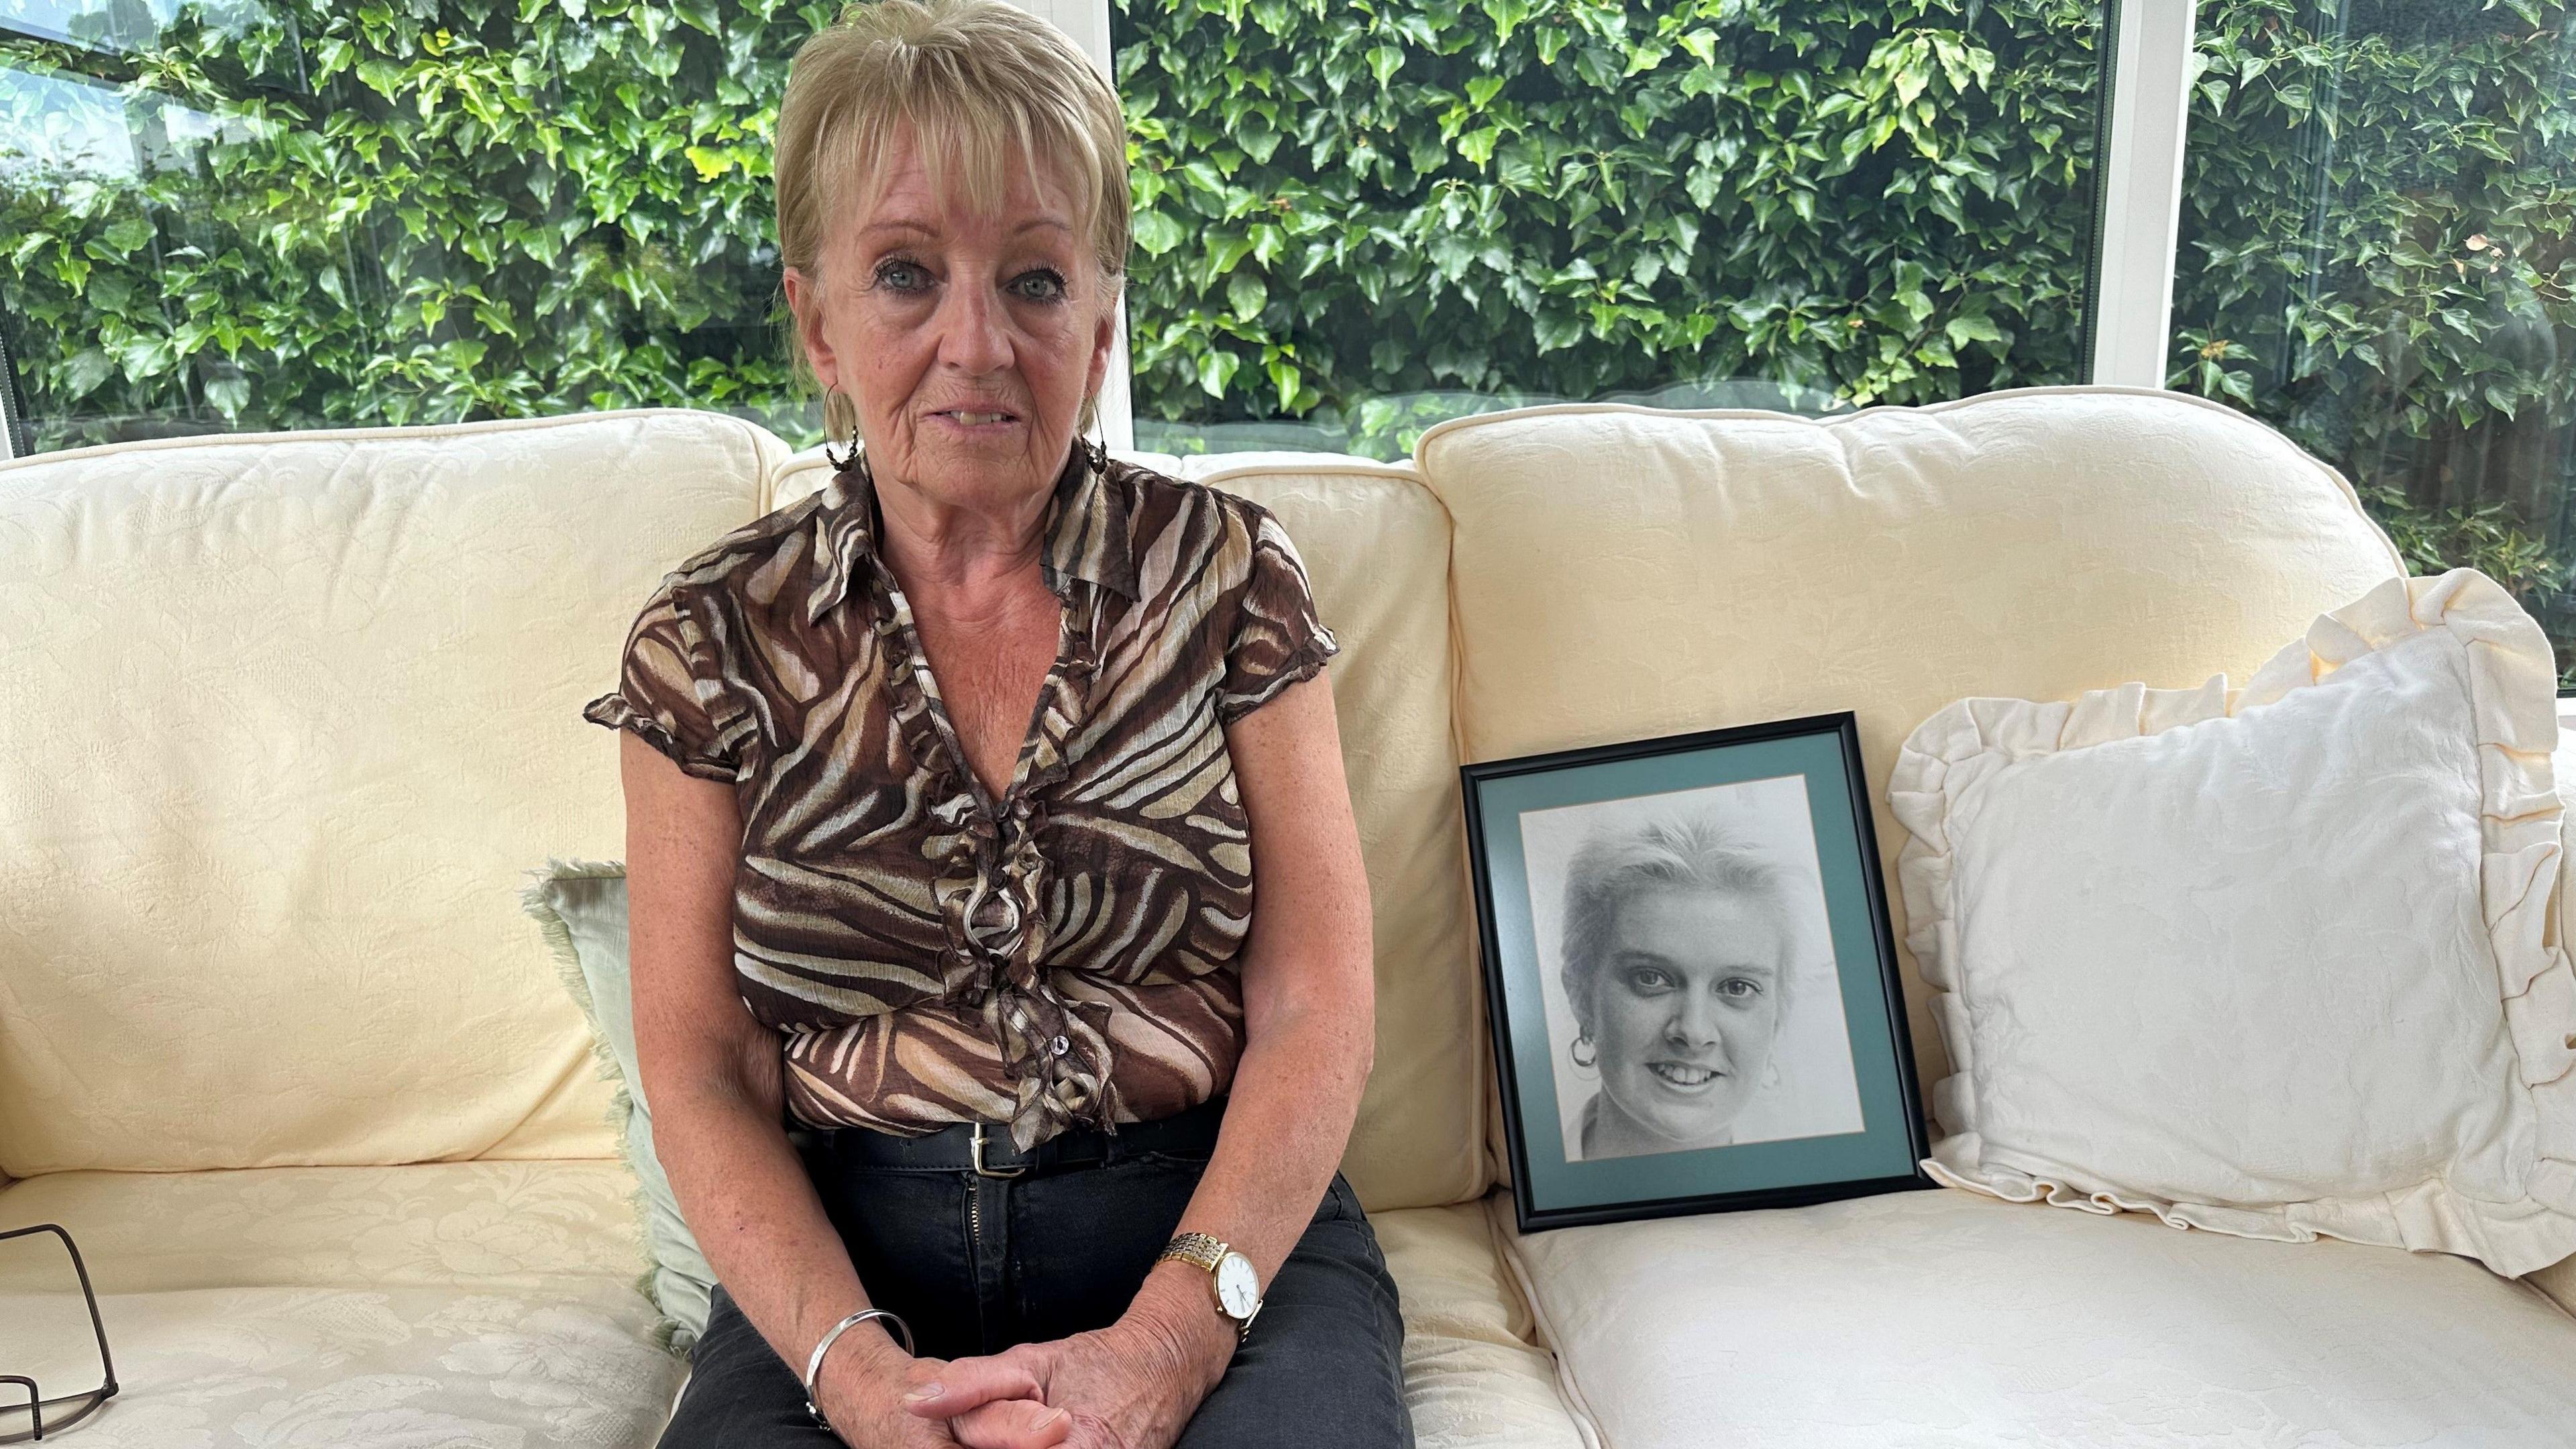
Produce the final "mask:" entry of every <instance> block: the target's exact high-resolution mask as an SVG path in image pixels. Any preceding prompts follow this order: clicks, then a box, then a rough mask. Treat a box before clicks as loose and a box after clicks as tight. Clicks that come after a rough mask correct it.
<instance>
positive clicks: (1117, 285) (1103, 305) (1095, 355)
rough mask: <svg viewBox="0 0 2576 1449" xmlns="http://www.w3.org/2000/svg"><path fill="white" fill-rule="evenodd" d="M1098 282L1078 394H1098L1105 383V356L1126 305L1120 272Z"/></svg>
mask: <svg viewBox="0 0 2576 1449" xmlns="http://www.w3.org/2000/svg"><path fill="white" fill-rule="evenodd" d="M1101 282H1102V287H1101V292H1102V296H1101V300H1100V315H1099V316H1098V317H1097V318H1095V319H1093V324H1092V329H1091V369H1090V375H1089V377H1088V379H1087V380H1086V381H1085V382H1084V384H1083V388H1082V395H1083V396H1084V397H1087V398H1096V397H1098V396H1100V390H1101V389H1102V388H1103V387H1106V386H1108V384H1109V356H1110V354H1111V353H1112V352H1114V351H1115V350H1116V349H1117V346H1118V319H1119V318H1120V316H1121V315H1123V312H1124V309H1125V306H1126V303H1125V300H1124V299H1125V297H1126V295H1127V279H1126V278H1125V277H1124V276H1115V277H1103V278H1101Z"/></svg>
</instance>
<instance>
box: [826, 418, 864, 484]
mask: <svg viewBox="0 0 2576 1449" xmlns="http://www.w3.org/2000/svg"><path fill="white" fill-rule="evenodd" d="M823 461H824V462H826V463H829V464H831V465H832V471H833V472H835V473H846V472H848V471H850V465H851V464H852V463H855V462H857V461H859V420H858V417H857V416H856V414H855V413H854V414H853V415H852V416H851V418H850V451H849V452H848V453H846V454H844V455H842V456H841V457H837V458H836V457H833V456H832V440H831V439H829V438H826V439H824V440H823Z"/></svg>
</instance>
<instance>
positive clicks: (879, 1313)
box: [805, 1308, 912, 1429]
mask: <svg viewBox="0 0 2576 1449" xmlns="http://www.w3.org/2000/svg"><path fill="white" fill-rule="evenodd" d="M871 1318H882V1319H885V1320H886V1321H887V1322H889V1323H892V1324H893V1325H894V1327H895V1332H896V1333H898V1334H900V1335H901V1336H902V1341H903V1351H904V1352H905V1353H907V1354H908V1353H911V1352H912V1325H911V1324H908V1323H906V1322H904V1321H903V1319H902V1318H901V1317H900V1316H898V1315H896V1314H892V1313H888V1312H887V1311H886V1310H884V1309H882V1308H862V1309H860V1310H859V1311H858V1312H856V1313H853V1314H851V1315H850V1316H849V1317H847V1318H844V1319H842V1320H841V1321H840V1322H838V1323H835V1324H833V1325H832V1331H831V1332H829V1333H826V1334H824V1335H823V1341H822V1342H821V1343H818V1344H816V1345H814V1356H813V1357H812V1358H809V1359H807V1360H805V1412H806V1413H808V1414H810V1415H812V1416H813V1419H814V1422H815V1423H817V1424H819V1425H821V1426H822V1427H824V1428H826V1429H829V1428H831V1427H832V1421H831V1420H829V1419H826V1418H824V1417H823V1411H822V1410H821V1409H820V1408H818V1407H816V1406H815V1403H814V1376H815V1375H816V1374H819V1373H821V1372H822V1371H823V1355H824V1354H825V1353H827V1352H829V1351H830V1350H831V1347H832V1340H834V1339H836V1338H839V1337H840V1336H841V1335H842V1334H844V1333H846V1332H848V1331H849V1330H850V1329H852V1328H855V1327H857V1326H858V1325H860V1324H862V1323H865V1322H867V1321H868V1320H869V1319H871Z"/></svg>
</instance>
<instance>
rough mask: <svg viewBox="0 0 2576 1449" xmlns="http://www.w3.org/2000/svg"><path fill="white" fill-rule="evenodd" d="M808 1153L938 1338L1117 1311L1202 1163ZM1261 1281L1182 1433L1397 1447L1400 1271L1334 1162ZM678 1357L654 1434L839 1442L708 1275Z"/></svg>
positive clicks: (888, 1285)
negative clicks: (692, 1339) (691, 1343)
mask: <svg viewBox="0 0 2576 1449" xmlns="http://www.w3.org/2000/svg"><path fill="white" fill-rule="evenodd" d="M804 1156H805V1167H806V1171H807V1173H808V1174H810V1175H811V1176H812V1177H813V1179H814V1185H815V1188H816V1190H817V1191H818V1192H819V1193H820V1194H821V1196H822V1199H823V1205H824V1207H825V1209H826V1210H827V1211H829V1212H830V1214H831V1217H832V1222H833V1225H834V1226H835V1227H837V1228H838V1229H839V1230H840V1233H841V1239H842V1241H843V1242H844V1243H845V1244H847V1245H848V1247H849V1250H850V1260H851V1262H852V1263H854V1264H855V1265H856V1266H857V1268H858V1272H859V1281H860V1282H861V1283H862V1284H864V1285H865V1286H866V1288H867V1292H868V1298H869V1300H870V1301H871V1302H873V1303H874V1304H876V1305H877V1306H878V1307H881V1308H885V1309H888V1310H891V1311H892V1312H895V1313H898V1314H900V1315H902V1317H903V1320H904V1322H905V1323H907V1324H908V1325H910V1326H911V1328H912V1331H913V1336H914V1339H915V1347H916V1348H917V1350H918V1351H919V1352H920V1353H922V1354H923V1355H925V1356H928V1357H933V1358H958V1357H963V1356H966V1355H971V1354H990V1353H998V1352H1000V1351H1001V1350H1003V1349H1006V1348H1009V1347H1011V1346H1013V1345H1014V1344H1020V1343H1034V1342H1044V1341H1046V1340H1049V1339H1057V1338H1064V1337H1067V1336H1069V1335H1072V1334H1075V1333H1080V1332H1083V1331H1085V1330H1087V1329H1094V1328H1105V1327H1107V1326H1108V1325H1109V1324H1110V1323H1112V1322H1114V1321H1116V1319H1117V1318H1118V1316H1119V1315H1120V1314H1121V1313H1123V1312H1125V1311H1126V1308H1127V1305H1128V1303H1129V1302H1130V1301H1131V1300H1132V1299H1133V1298H1134V1297H1135V1294H1136V1290H1137V1288H1138V1286H1139V1285H1141V1284H1142V1283H1143V1282H1144V1280H1145V1274H1146V1272H1147V1270H1149V1269H1150V1268H1152V1266H1153V1264H1154V1257H1155V1255H1156V1254H1157V1253H1160V1252H1161V1251H1162V1249H1163V1245H1164V1244H1165V1243H1167V1242H1169V1241H1171V1237H1172V1234H1173V1232H1174V1230H1175V1229H1176V1227H1177V1226H1178V1224H1179V1222H1180V1218H1181V1213H1182V1211H1183V1209H1184V1208H1186V1207H1187V1206H1188V1204H1189V1199H1190V1193H1191V1191H1192V1190H1193V1189H1194V1188H1195V1187H1196V1186H1197V1185H1198V1180H1199V1175H1200V1174H1201V1173H1202V1172H1203V1171H1205V1170H1206V1167H1207V1160H1206V1158H1205V1157H1204V1156H1201V1155H1197V1154H1175V1153H1160V1152H1149V1153H1144V1154H1141V1155H1137V1156H1130V1157H1126V1158H1124V1159H1123V1160H1118V1161H1113V1162H1110V1163H1108V1164H1106V1165H1103V1166H1093V1167H1071V1168H1064V1169H1059V1170H1056V1171H1053V1172H1031V1173H1029V1174H1028V1175H1027V1176H1024V1177H1017V1178H989V1177H979V1176H977V1175H976V1174H974V1173H972V1172H955V1171H948V1170H943V1169H923V1168H916V1167H882V1166H869V1165H863V1164H854V1163H850V1162H847V1161H843V1160H838V1159H837V1158H835V1157H834V1156H833V1155H831V1154H830V1153H829V1152H828V1151H827V1150H825V1149H818V1148H810V1147H809V1148H807V1149H805V1151H804ZM1264 1287H1265V1291H1264V1294H1263V1297H1262V1307H1261V1313H1260V1316H1259V1317H1258V1318H1257V1319H1255V1320H1254V1322H1253V1326H1252V1332H1251V1334H1250V1336H1249V1337H1247V1338H1246V1339H1245V1340H1244V1342H1243V1344H1242V1346H1241V1347H1240V1348H1238V1349H1237V1350H1236V1351H1235V1355H1234V1359H1233V1361H1232V1363H1231V1364H1229V1365H1228V1366H1227V1368H1226V1371H1225V1376H1224V1377H1223V1378H1222V1379H1220V1380H1218V1381H1217V1386H1216V1388H1215V1389H1214V1391H1212V1392H1211V1393H1210V1394H1209V1395H1208V1396H1207V1398H1206V1399H1205V1400H1204V1401H1202V1402H1201V1403H1200V1405H1199V1409H1198V1413H1197V1416H1196V1417H1194V1418H1193V1419H1191V1420H1190V1423H1189V1427H1188V1428H1187V1429H1186V1430H1184V1431H1183V1432H1182V1435H1181V1438H1180V1449H1252V1446H1263V1449H1274V1446H1275V1449H1297V1446H1303V1445H1312V1446H1316V1449H1325V1446H1331V1449H1411V1446H1412V1444H1413V1421H1412V1418H1411V1416H1410V1415H1409V1414H1407V1412H1406V1411H1405V1407H1404V1365H1403V1344H1404V1323H1403V1320H1402V1318H1401V1317H1399V1316H1398V1313H1397V1302H1396V1288H1395V1280H1394V1279H1393V1278H1391V1277H1389V1276H1388V1275H1387V1271H1386V1260H1385V1258H1384V1256H1383V1255H1381V1254H1380V1252H1379V1251H1378V1244H1377V1233H1376V1231H1375V1230H1374V1229H1372V1228H1371V1227H1370V1226H1369V1223H1368V1219H1367V1217H1366V1216H1365V1215H1364V1214H1362V1213H1361V1211H1360V1204H1359V1199H1358V1197H1357V1196H1355V1195H1354V1194H1353V1193H1352V1191H1351V1186H1350V1184H1349V1183H1348V1182H1345V1181H1344V1180H1343V1179H1342V1178H1341V1176H1340V1175H1339V1174H1336V1175H1335V1176H1334V1178H1333V1181H1332V1186H1331V1187H1330V1188H1329V1189H1327V1190H1326V1192H1325V1194H1324V1199H1323V1201H1322V1202H1321V1203H1319V1204H1318V1205H1317V1206H1316V1208H1315V1212H1314V1217H1313V1220H1312V1221H1311V1222H1310V1223H1309V1224H1308V1225H1307V1228H1306V1232H1305V1235H1304V1236H1303V1237H1301V1238H1299V1239H1298V1241H1297V1246H1296V1247H1295V1249H1294V1250H1292V1251H1291V1252H1290V1253H1289V1255H1288V1260H1287V1261H1286V1262H1285V1263H1284V1264H1282V1265H1281V1267H1280V1269H1279V1273H1278V1275H1277V1278H1276V1279H1275V1281H1273V1282H1271V1283H1269V1284H1266V1285H1264ZM1208 1311H1209V1312H1210V1313H1214V1312H1215V1311H1216V1309H1215V1306H1214V1304H1213V1302H1211V1304H1210V1306H1209V1309H1208ZM689 1364H690V1374H689V1384H688V1387H687V1389H686V1390H684V1391H683V1392H682V1394H681V1396H680V1403H679V1407H678V1409H677V1411H676V1412H675V1413H674V1414H673V1415H672V1418H671V1422H670V1424H669V1425H668V1426H667V1427H666V1428H664V1429H663V1431H662V1437H661V1440H660V1449H771V1446H777V1449H826V1446H830V1445H832V1444H834V1443H835V1442H836V1436H834V1435H832V1434H830V1433H828V1432H827V1431H825V1430H823V1429H820V1428H817V1427H816V1426H815V1425H814V1423H813V1421H812V1420H810V1419H808V1418H807V1417H806V1415H805V1389H804V1385H803V1383H802V1380H801V1377H800V1376H801V1375H802V1374H803V1372H804V1368H805V1365H804V1364H803V1363H802V1362H799V1363H798V1364H796V1365H795V1366H794V1367H793V1368H791V1367H789V1366H788V1365H787V1364H786V1363H785V1362H783V1361H781V1360H780V1358H779V1357H778V1355H777V1354H776V1353H775V1352H774V1351H772V1350H771V1348H770V1347H769V1343H768V1340H766V1339H764V1338H762V1337H761V1336H760V1332H759V1330H757V1329H755V1328H753V1327H752V1326H751V1322H750V1320H748V1319H746V1318H744V1317H743V1316H742V1311H741V1310H740V1309H739V1308H738V1307H736V1306H735V1304H734V1301H733V1298H732V1295H730V1294H728V1293H726V1292H725V1290H724V1287H723V1285H722V1284H718V1285H717V1287H716V1289H715V1293H714V1305H713V1309H712V1311H711V1313H710V1315H709V1317H708V1320H707V1327H706V1331H705V1332H704V1333H703V1334H701V1335H700V1336H699V1338H698V1341H697V1345H696V1347H695V1348H693V1349H692V1350H691V1351H690V1356H689ZM861 1449H866V1446H861Z"/></svg>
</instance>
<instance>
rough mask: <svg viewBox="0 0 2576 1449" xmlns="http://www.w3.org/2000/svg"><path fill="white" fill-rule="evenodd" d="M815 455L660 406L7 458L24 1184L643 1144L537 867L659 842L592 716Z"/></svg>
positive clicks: (1, 959) (0, 861)
mask: <svg viewBox="0 0 2576 1449" xmlns="http://www.w3.org/2000/svg"><path fill="white" fill-rule="evenodd" d="M785 452H786V449H785V446H784V445H783V444H781V443H780V442H779V441H778V440H777V439H776V438H774V437H772V436H771V435H770V434H768V433H767V432H765V431H763V430H761V429H759V428H756V427H754V426H752V425H750V424H747V423H744V422H741V421H738V420H735V419H732V418H727V417H723V416H719V415H715V414H707V413H694V412H682V411H664V410H652V411H634V412H624V413H606V414H592V415H587V416H575V417H565V418H555V419H545V420H536V421H513V422H498V423H476V424H462V425H452V426H442V427H426V428H388V429H370V430H361V431H347V432H315V433H296V434H274V435H259V436H240V437H215V438H201V439H184V440H174V441H171V442H166V443H157V444H146V445H125V446H120V447H115V448H108V449H92V450H83V451H80V452H74V453H64V454H55V455H50V456H43V457H38V458H34V459H29V460H24V461H20V462H17V463H13V464H9V465H7V466H5V467H0V619H5V620H7V623H6V625H5V626H0V665H5V667H0V1008H5V1009H0V1169H5V1170H6V1171H8V1172H10V1173H13V1174H16V1175H18V1176H22V1177H23V1176H30V1175H33V1174H36V1173H41V1172H53V1171H58V1170H64V1169H72V1168H121V1169H141V1170H178V1169H196V1168H225V1167H266V1166H279V1165H291V1164H351V1163H395V1162H409V1161H418V1160H424V1159H455V1158H473V1157H613V1156H615V1155H616V1154H617V1152H618V1142H617V1138H616V1136H615V1134H614V1133H613V1132H612V1131H611V1130H610V1128H609V1126H608V1123H607V1121H606V1119H605V1114H606V1110H607V1106H608V1101H609V1091H610V1088H609V1086H608V1084H606V1083H604V1082H602V1081H601V1080H600V1079H599V1078H598V1076H597V1075H596V1074H595V1072H594V1071H593V1069H592V1066H591V1057H590V1048H589V1042H588V1033H587V1031H586V1030H585V1028H584V1027H583V1024H582V1021H581V1016H580V1013H579V1012H578V1011H577V1010H576V1009H575V1007H574V1005H573V1003H572V1002H571V1000H570V999H569V998H568V997H567V996H566V995H565V993H564V991H563V988H562V986H561V985H560V984H559V983H558V982H557V981H556V979H555V972H554V967H553V965H552V963H551V962H550V961H549V960H548V959H547V955H546V949H545V945H544V943H543V941H542V939H541V938H540V936H539V934H538V933H537V931H536V930H535V929H534V928H533V927H532V926H531V925H530V923H529V922H528V920H527V918H526V917H524V916H522V915H521V914H520V913H519V905H518V890H519V886H520V884H521V881H520V873H521V872H523V871H525V870H528V869H530V868H532V867H536V866H540V865H542V864H543V863H544V862H545V860H546V858H547V857H548V856H549V855H560V854H568V853H569V854H583V853H588V854H594V855H596V854H603V853H604V854H608V855H617V854H620V853H622V849H621V841H622V820H623V801H622V793H621V790H620V786H619V781H618V765H617V750H616V749H615V748H614V745H613V742H612V741H611V740H610V739H609V737H608V736H607V735H606V734H604V733H603V732H602V731H601V730H600V729H599V728H598V727H597V726H595V725H590V724H586V723H584V722H583V721H582V719H581V717H580V711H581V706H582V704H583V702H584V701H586V700H588V699H590V698H591V697H593V696H595V695H597V694H598V693H600V692H601V691H603V690H606V689H609V688H612V687H613V686H614V685H615V683H616V673H617V660H618V654H619V650H620V648H621V647H622V645H623V642H624V639H625V634H626V629H627V626H628V625H629V624H631V623H632V622H633V620H634V616H635V611H636V610H637V609H638V608H640V607H642V605H643V603H644V600H645V598H646V596H647V595H648V594H649V593H650V592H651V591H652V589H653V587H654V585H655V584H656V583H657V582H658V581H659V579H660V578H661V576H662V574H663V572H664V571H665V570H667V569H668V568H670V567H671V566H672V565H673V564H675V563H677V562H678V561H679V560H680V559H681V558H682V557H684V556H686V555H687V554H688V553H689V552H690V551H692V550H694V549H696V548H698V547H700V546H702V545H704V544H705V543H707V542H708V541H710V540H712V539H714V538H716V537H717V536H719V535H721V534H723V533H724V532H726V531H727V530H729V529H732V528H736V527H739V526H741V525H742V524H744V523H747V522H749V521H750V520H751V519H753V518H754V517H756V516H758V514H759V511H760V506H759V500H760V498H761V496H762V493H763V490H764V486H765V475H766V473H767V472H768V471H769V470H770V469H771V468H772V467H773V466H774V465H775V463H776V462H777V461H778V460H779V459H780V458H782V457H783V456H784V454H785ZM602 847H606V849H605V850H603V849H602Z"/></svg>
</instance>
